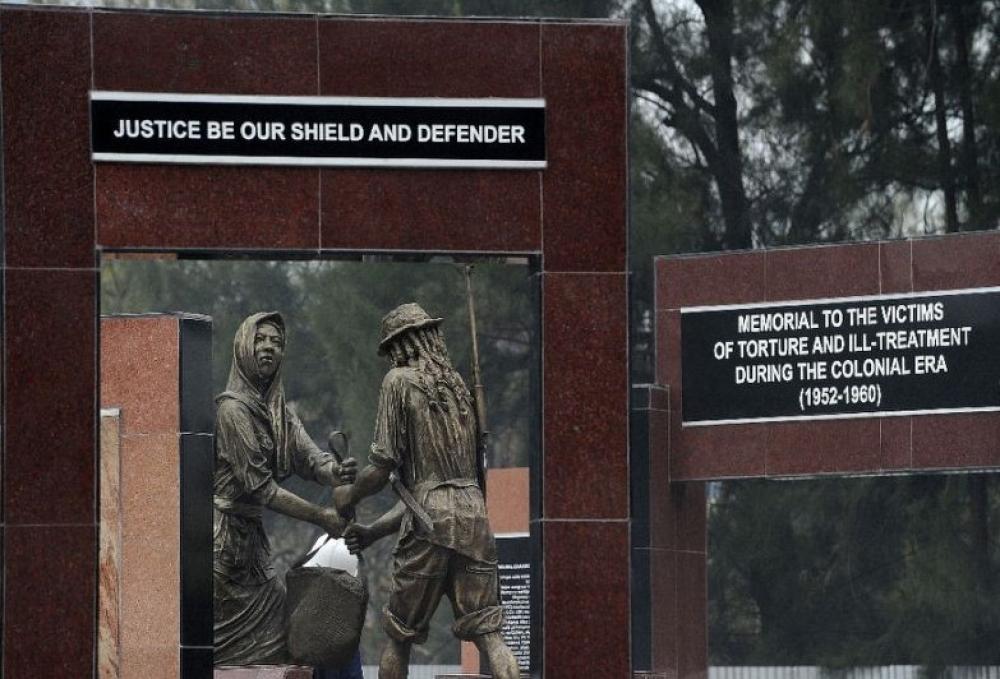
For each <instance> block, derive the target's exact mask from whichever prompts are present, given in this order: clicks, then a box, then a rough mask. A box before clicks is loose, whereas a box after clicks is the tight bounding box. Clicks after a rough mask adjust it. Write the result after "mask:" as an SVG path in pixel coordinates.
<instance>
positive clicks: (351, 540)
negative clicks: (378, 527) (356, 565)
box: [344, 523, 375, 554]
mask: <svg viewBox="0 0 1000 679" xmlns="http://www.w3.org/2000/svg"><path fill="white" fill-rule="evenodd" d="M344 542H346V543H347V550H348V551H349V552H350V553H351V554H360V553H361V551H362V550H364V549H367V548H368V547H369V546H371V544H372V543H373V542H375V537H374V532H373V531H372V527H371V526H366V525H364V524H360V523H352V524H351V525H349V526H348V527H347V530H345V531H344Z"/></svg>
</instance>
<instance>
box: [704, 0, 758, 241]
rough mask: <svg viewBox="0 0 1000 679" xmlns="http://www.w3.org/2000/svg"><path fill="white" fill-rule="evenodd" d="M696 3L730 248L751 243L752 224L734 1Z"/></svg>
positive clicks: (723, 210) (718, 176)
mask: <svg viewBox="0 0 1000 679" xmlns="http://www.w3.org/2000/svg"><path fill="white" fill-rule="evenodd" d="M698 6H699V7H700V8H701V11H702V14H703V15H704V17H705V27H706V32H707V35H708V49H709V58H710V59H711V69H712V95H713V98H714V99H715V116H714V117H715V136H716V146H717V148H718V163H717V164H716V166H715V167H714V168H713V169H714V171H715V178H716V182H717V184H718V187H719V200H720V201H721V203H722V216H723V219H724V221H725V226H726V230H725V235H724V236H723V246H724V247H726V248H731V249H740V248H749V247H751V246H752V244H753V241H752V238H751V231H752V227H751V223H750V214H749V213H748V212H747V198H746V190H745V188H744V186H743V155H742V153H741V151H740V135H739V120H738V118H737V110H736V94H735V92H734V85H733V71H732V59H733V4H732V0H698Z"/></svg>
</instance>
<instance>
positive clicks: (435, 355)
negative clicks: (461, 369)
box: [386, 326, 472, 415]
mask: <svg viewBox="0 0 1000 679" xmlns="http://www.w3.org/2000/svg"><path fill="white" fill-rule="evenodd" d="M386 353H387V355H388V357H389V362H390V363H391V364H392V366H393V367H404V366H409V367H411V368H416V370H417V372H418V373H419V374H420V380H421V385H420V386H421V388H422V390H423V391H424V393H425V394H427V398H428V400H429V401H430V405H431V408H433V409H437V408H441V409H444V410H447V409H448V399H447V395H446V394H445V393H444V391H443V390H445V389H447V390H449V391H451V393H452V394H453V395H454V398H455V402H456V403H458V406H459V409H460V411H461V414H462V415H465V414H466V413H467V411H468V408H469V407H470V406H471V403H472V395H471V394H470V393H469V389H468V388H467V387H466V386H465V382H464V381H463V380H462V376H461V375H459V374H458V371H457V370H455V367H454V366H453V365H452V363H451V358H450V357H449V356H448V348H447V347H446V346H445V344H444V335H443V334H442V333H441V329H440V328H438V327H437V326H430V327H424V328H415V329H413V330H407V331H406V332H403V333H401V334H400V335H399V336H397V337H396V338H394V339H393V341H392V344H390V345H389V347H388V348H387V352H386Z"/></svg>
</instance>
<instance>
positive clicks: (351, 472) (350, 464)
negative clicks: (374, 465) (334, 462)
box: [337, 457, 358, 484]
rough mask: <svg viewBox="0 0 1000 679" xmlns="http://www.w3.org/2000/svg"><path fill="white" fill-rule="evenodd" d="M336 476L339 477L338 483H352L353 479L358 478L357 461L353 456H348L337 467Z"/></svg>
mask: <svg viewBox="0 0 1000 679" xmlns="http://www.w3.org/2000/svg"><path fill="white" fill-rule="evenodd" d="M337 478H339V479H340V483H342V484H344V483H354V480H355V479H356V478H358V461H357V460H355V459H354V458H353V457H349V458H347V459H346V460H344V461H343V462H341V463H340V465H339V466H338V467H337Z"/></svg>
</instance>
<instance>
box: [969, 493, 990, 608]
mask: <svg viewBox="0 0 1000 679" xmlns="http://www.w3.org/2000/svg"><path fill="white" fill-rule="evenodd" d="M969 503H970V507H969V509H970V514H971V517H972V562H973V564H974V567H975V572H976V586H977V588H979V595H980V596H988V595H989V594H990V591H991V589H992V580H993V578H992V573H991V571H990V499H989V488H988V487H987V485H986V475H985V474H970V475H969Z"/></svg>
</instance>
